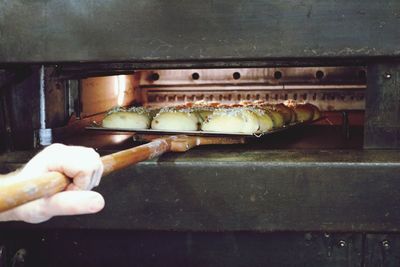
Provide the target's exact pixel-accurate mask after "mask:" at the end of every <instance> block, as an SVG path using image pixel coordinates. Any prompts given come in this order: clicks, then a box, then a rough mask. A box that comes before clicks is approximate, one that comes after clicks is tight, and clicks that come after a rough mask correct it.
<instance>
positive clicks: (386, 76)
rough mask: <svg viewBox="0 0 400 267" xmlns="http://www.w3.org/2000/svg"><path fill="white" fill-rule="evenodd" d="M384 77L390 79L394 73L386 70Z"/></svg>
mask: <svg viewBox="0 0 400 267" xmlns="http://www.w3.org/2000/svg"><path fill="white" fill-rule="evenodd" d="M383 77H385V79H388V80H389V79H390V78H392V74H391V73H389V72H385V74H384V75H383Z"/></svg>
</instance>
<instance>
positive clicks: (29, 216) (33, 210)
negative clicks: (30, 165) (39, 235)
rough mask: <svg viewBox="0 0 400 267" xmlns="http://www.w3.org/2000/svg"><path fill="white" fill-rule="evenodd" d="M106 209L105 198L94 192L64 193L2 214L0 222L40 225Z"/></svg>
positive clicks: (0, 214)
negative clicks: (55, 219)
mask: <svg viewBox="0 0 400 267" xmlns="http://www.w3.org/2000/svg"><path fill="white" fill-rule="evenodd" d="M103 207H104V198H103V197H102V195H100V194H99V193H97V192H94V191H64V192H61V193H57V194H55V195H53V196H51V197H47V198H41V199H37V200H34V201H31V202H29V203H26V204H24V205H21V206H18V207H16V208H14V209H12V210H9V211H6V212H3V213H0V221H2V220H13V221H25V222H28V223H40V222H44V221H47V220H49V219H50V218H52V217H54V216H61V215H79V214H89V213H96V212H99V211H100V210H102V209H103Z"/></svg>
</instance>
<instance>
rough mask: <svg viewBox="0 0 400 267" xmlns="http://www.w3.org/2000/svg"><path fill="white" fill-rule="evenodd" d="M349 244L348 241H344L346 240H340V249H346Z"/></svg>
mask: <svg viewBox="0 0 400 267" xmlns="http://www.w3.org/2000/svg"><path fill="white" fill-rule="evenodd" d="M346 245H347V244H346V241H344V240H339V242H338V246H339V247H341V248H343V247H345V246H346Z"/></svg>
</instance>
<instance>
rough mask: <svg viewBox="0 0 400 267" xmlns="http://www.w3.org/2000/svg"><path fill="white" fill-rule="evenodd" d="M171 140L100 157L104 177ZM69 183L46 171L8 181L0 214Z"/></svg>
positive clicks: (1, 190)
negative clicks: (38, 174) (34, 175)
mask: <svg viewBox="0 0 400 267" xmlns="http://www.w3.org/2000/svg"><path fill="white" fill-rule="evenodd" d="M173 139H174V138H171V137H168V138H160V139H156V140H153V141H152V142H150V143H147V144H144V145H141V146H137V147H134V148H130V149H127V150H123V151H120V152H116V153H114V154H110V155H107V156H104V157H102V158H101V161H102V162H103V166H104V172H103V176H104V175H107V174H109V173H111V172H113V171H116V170H119V169H122V168H124V167H127V166H129V165H132V164H135V163H138V162H140V161H144V160H147V159H151V158H154V157H157V156H159V155H161V154H163V153H165V152H167V151H169V150H170V148H171V140H173ZM70 183H71V179H69V178H68V177H66V176H65V175H63V174H61V173H59V172H49V173H46V174H43V175H41V176H40V177H32V178H29V179H24V180H18V179H15V181H13V180H12V179H10V180H7V181H6V182H4V183H0V212H2V211H6V210H9V209H12V208H14V207H16V206H19V205H22V204H24V203H26V202H29V201H32V200H35V199H38V198H42V197H47V196H51V195H53V194H55V193H57V192H60V191H63V190H65V188H66V187H67V186H68V185H69V184H70Z"/></svg>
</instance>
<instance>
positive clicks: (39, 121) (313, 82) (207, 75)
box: [1, 65, 367, 150]
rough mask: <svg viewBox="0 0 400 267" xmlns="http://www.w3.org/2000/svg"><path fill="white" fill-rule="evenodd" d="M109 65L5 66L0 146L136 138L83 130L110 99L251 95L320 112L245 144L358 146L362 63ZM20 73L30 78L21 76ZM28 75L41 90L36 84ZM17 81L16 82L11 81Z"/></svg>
mask: <svg viewBox="0 0 400 267" xmlns="http://www.w3.org/2000/svg"><path fill="white" fill-rule="evenodd" d="M92 68H93V67H92ZM109 68H110V69H105V70H104V69H85V67H84V66H79V65H78V66H68V65H67V66H63V65H60V66H55V65H53V66H52V65H50V66H43V67H32V68H31V69H29V70H25V69H23V68H21V69H18V68H17V69H16V70H14V73H12V71H9V72H10V73H9V72H7V71H6V72H5V74H4V76H5V79H9V81H8V82H9V86H8V89H5V90H4V92H6V93H5V94H3V99H4V100H5V99H7V100H8V99H10V98H11V99H13V104H12V105H10V103H11V102H9V101H7V100H5V101H4V102H3V103H6V104H7V105H5V106H4V107H3V110H2V113H3V114H2V115H3V116H2V118H3V120H2V126H3V130H2V131H1V132H2V135H3V136H4V138H3V140H8V142H3V143H2V147H3V149H4V150H23V149H32V148H35V147H38V146H40V145H41V144H46V142H62V143H67V144H75V145H87V146H92V147H96V148H98V149H102V148H107V149H117V148H118V147H120V146H121V145H122V146H123V145H125V146H126V145H128V146H132V145H134V141H133V140H134V138H132V136H133V134H127V133H121V132H112V133H107V132H94V131H88V130H85V127H86V126H90V125H92V124H93V122H98V123H99V122H100V123H101V120H102V118H103V117H104V116H105V113H106V112H107V111H108V110H110V109H112V108H113V107H115V106H132V105H135V106H145V107H165V106H174V105H179V104H183V103H187V102H195V101H206V102H215V101H217V102H220V103H239V102H241V101H256V100H263V101H266V102H268V103H271V104H275V103H282V102H284V101H287V100H294V101H297V102H300V103H312V104H314V105H316V106H317V107H318V108H319V109H320V110H321V111H322V112H323V117H324V118H323V119H322V120H320V121H318V122H316V123H314V124H312V125H306V126H304V127H299V129H293V130H290V131H288V132H287V133H279V134H275V135H271V136H268V137H262V138H259V139H258V140H256V141H254V142H251V143H252V144H249V149H254V148H257V149H340V148H342V149H362V148H363V140H364V131H363V129H364V115H365V102H366V88H367V70H366V66H335V67H326V66H320V67H296V66H295V67H288V66H282V67H251V68H250V67H247V68H221V67H220V68H215V67H214V68H212V67H209V68H185V69H183V68H180V69H179V68H172V69H167V68H164V69H144V70H143V69H131V70H129V69H125V70H115V69H112V68H111V67H110V66H109ZM24 71H26V72H28V74H26V73H24ZM23 75H27V78H26V77H25V80H23V81H18V78H19V77H20V76H23ZM13 79H14V80H15V81H14V82H12V80H13ZM22 79H24V78H22ZM24 83H25V84H24ZM31 83H36V85H39V88H41V90H42V91H40V90H36V92H33V91H32V90H31V89H30V88H29V87H30V86H31V85H32V84H31ZM16 86H17V87H21V88H18V89H10V88H12V87H16ZM6 87H7V86H6ZM7 90H8V91H7ZM30 107H32V108H35V109H37V110H38V113H37V115H36V116H34V117H32V116H31V114H30V113H29V112H24V111H23V109H24V108H25V109H28V108H30ZM6 129H7V130H6ZM327 140H329V141H327ZM211 149H213V148H211ZM242 149H244V148H242Z"/></svg>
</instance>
